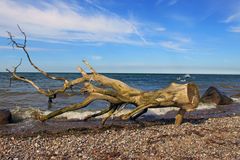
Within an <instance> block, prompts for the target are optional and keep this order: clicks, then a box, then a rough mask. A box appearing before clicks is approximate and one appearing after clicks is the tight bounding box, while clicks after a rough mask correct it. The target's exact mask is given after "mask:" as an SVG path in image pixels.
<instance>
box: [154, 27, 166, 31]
mask: <svg viewBox="0 0 240 160" xmlns="http://www.w3.org/2000/svg"><path fill="white" fill-rule="evenodd" d="M155 30H156V31H158V32H164V31H166V28H164V27H157V28H155Z"/></svg>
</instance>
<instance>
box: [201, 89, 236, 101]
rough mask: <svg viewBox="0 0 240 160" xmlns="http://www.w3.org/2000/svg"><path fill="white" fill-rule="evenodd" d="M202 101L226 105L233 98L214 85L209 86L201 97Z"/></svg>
mask: <svg viewBox="0 0 240 160" xmlns="http://www.w3.org/2000/svg"><path fill="white" fill-rule="evenodd" d="M201 102H203V103H215V104H216V105H228V104H231V103H233V100H232V99H231V98H229V97H228V96H226V95H224V94H223V93H222V92H220V91H219V90H218V89H217V88H216V87H212V86H211V87H209V88H208V89H207V90H206V92H205V93H204V94H203V96H202V98H201Z"/></svg>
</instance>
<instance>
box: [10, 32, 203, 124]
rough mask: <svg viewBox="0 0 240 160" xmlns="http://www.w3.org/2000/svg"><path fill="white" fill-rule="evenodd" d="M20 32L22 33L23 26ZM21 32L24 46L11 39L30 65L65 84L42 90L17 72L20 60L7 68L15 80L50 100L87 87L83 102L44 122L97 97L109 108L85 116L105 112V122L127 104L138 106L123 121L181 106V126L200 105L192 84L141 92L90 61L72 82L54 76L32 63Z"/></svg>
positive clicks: (86, 104) (54, 112)
mask: <svg viewBox="0 0 240 160" xmlns="http://www.w3.org/2000/svg"><path fill="white" fill-rule="evenodd" d="M19 29H20V28H19ZM20 31H21V32H22V30H21V29H20ZM22 33H23V35H24V37H25V41H24V45H20V44H18V43H17V42H16V41H15V40H14V39H13V36H12V35H11V33H9V36H10V40H11V41H12V43H13V46H15V47H18V48H22V49H23V51H24V52H25V53H26V55H27V58H28V60H29V62H30V64H31V65H32V66H33V67H34V68H35V69H37V70H38V71H39V72H40V73H42V74H43V75H44V76H46V77H47V78H50V79H53V80H62V81H64V83H63V86H62V87H61V88H59V89H56V90H44V89H41V88H40V87H38V86H37V84H35V83H34V82H33V81H31V80H29V79H27V78H24V77H21V76H18V75H17V73H16V71H17V68H18V67H19V66H20V64H21V63H20V64H19V65H18V66H17V67H15V68H14V71H10V70H8V71H9V72H10V73H11V74H12V78H14V79H15V80H20V81H24V82H26V83H29V84H31V85H32V86H33V87H34V88H35V89H36V90H37V91H38V92H39V93H41V94H43V95H45V96H47V97H49V101H50V102H51V100H52V99H53V98H56V95H57V94H60V93H64V92H65V91H66V90H67V89H71V88H72V87H73V86H75V85H78V84H80V83H83V84H84V87H83V88H82V89H81V91H80V92H81V93H82V94H84V95H85V96H86V98H85V99H84V100H83V101H82V102H81V103H78V104H73V105H70V106H66V107H64V108H62V109H59V110H56V111H53V112H51V113H50V114H48V115H45V116H41V117H40V120H42V121H45V120H48V119H50V118H53V117H55V116H58V115H60V114H62V113H65V112H68V111H74V110H78V109H81V108H84V107H87V106H88V105H89V104H90V103H92V102H93V101H95V100H105V101H108V102H109V103H110V106H109V108H108V109H105V110H103V111H101V112H99V113H97V114H93V115H91V116H88V117H86V120H87V119H89V118H92V117H96V116H100V115H103V114H105V118H103V120H102V124H104V123H105V122H106V120H107V119H108V118H109V117H110V116H111V115H113V114H114V113H115V112H116V111H118V110H119V108H121V106H123V105H126V104H133V105H134V106H136V108H135V109H134V110H132V111H131V112H129V113H127V114H124V115H122V116H121V118H122V119H123V120H126V119H129V118H131V119H136V118H138V117H139V116H140V115H142V114H144V113H145V112H147V109H148V108H159V107H178V108H179V112H178V114H177V115H176V121H175V123H176V124H177V125H179V124H181V123H182V120H183V116H184V113H185V112H189V111H193V110H194V109H195V108H196V107H197V106H198V103H199V99H200V98H199V97H200V96H199V91H198V87H197V86H196V85H195V84H193V83H187V84H176V83H171V84H170V85H169V86H168V87H166V88H164V89H159V90H155V91H142V90H139V89H136V88H133V87H130V86H128V85H127V84H125V83H123V82H121V81H119V80H116V79H111V78H108V77H106V76H104V75H101V74H98V73H97V72H96V71H95V70H94V69H93V67H91V65H90V64H89V63H88V62H87V61H83V62H84V63H85V65H86V66H87V67H88V68H89V69H90V71H91V73H90V74H87V73H86V72H85V71H84V70H83V69H82V68H81V67H78V68H77V69H78V71H79V72H80V73H81V74H82V77H80V78H77V79H74V80H71V81H70V80H67V79H65V78H62V77H54V76H51V75H49V74H48V73H46V72H44V71H43V70H41V69H40V68H39V67H37V66H36V65H35V64H34V63H33V62H32V60H31V58H30V56H29V54H28V52H27V50H26V35H25V33H24V32H22ZM92 82H94V83H92Z"/></svg>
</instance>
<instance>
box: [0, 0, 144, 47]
mask: <svg viewBox="0 0 240 160" xmlns="http://www.w3.org/2000/svg"><path fill="white" fill-rule="evenodd" d="M37 3H40V4H38V5H32V4H22V2H21V4H20V2H19V1H8V0H1V1H0V6H1V10H0V30H2V31H1V32H0V36H2V37H3V36H6V33H5V32H3V31H5V30H6V29H8V30H10V31H14V32H15V31H16V28H17V27H16V24H19V25H20V26H21V27H22V28H23V29H24V30H25V31H26V33H28V35H29V37H31V38H33V39H36V40H44V39H46V40H48V41H83V42H110V43H123V44H141V43H143V42H144V39H143V38H142V37H140V38H139V35H140V34H139V33H138V32H136V31H137V29H136V26H135V25H133V24H132V22H131V21H129V20H126V19H124V18H121V17H118V16H115V15H109V14H105V13H103V12H102V11H101V10H99V9H96V8H95V9H92V10H94V11H93V12H92V13H91V12H87V11H86V9H85V8H84V7H79V6H76V5H74V4H66V3H63V2H57V1H53V3H46V2H42V1H41V2H37ZM37 6H38V7H37ZM39 6H41V7H39ZM89 13H91V14H89ZM123 28H124V29H123ZM133 37H134V38H133Z"/></svg>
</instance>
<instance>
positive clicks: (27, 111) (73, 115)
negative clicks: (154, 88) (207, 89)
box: [11, 103, 216, 122]
mask: <svg viewBox="0 0 240 160" xmlns="http://www.w3.org/2000/svg"><path fill="white" fill-rule="evenodd" d="M214 108H216V105H214V104H203V103H200V104H199V106H198V108H197V109H196V110H206V109H214ZM178 110H179V109H178V108H176V107H167V108H150V109H149V110H148V112H147V113H145V114H144V116H152V117H159V116H163V115H165V114H167V113H169V112H173V114H175V113H176V112H177V111H178ZM130 111H131V109H122V110H120V111H118V112H116V113H115V114H114V115H113V116H112V117H119V116H120V115H122V114H126V113H128V112H130ZM50 112H51V111H49V110H40V109H39V108H33V107H27V108H21V107H16V108H14V109H11V113H12V119H13V122H19V121H23V120H26V119H36V117H38V116H39V115H47V114H49V113H50ZM97 112H99V110H96V111H82V110H78V111H70V112H66V113H63V114H61V115H59V116H57V117H56V118H59V119H68V120H69V119H77V120H83V119H84V118H85V117H87V116H89V115H91V114H94V113H97ZM102 117H103V116H99V117H96V118H102Z"/></svg>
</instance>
